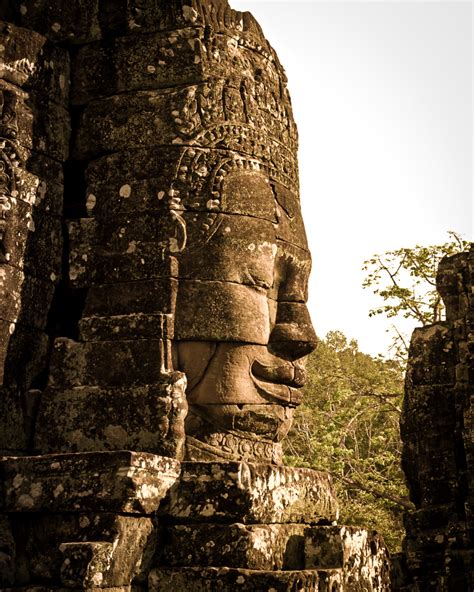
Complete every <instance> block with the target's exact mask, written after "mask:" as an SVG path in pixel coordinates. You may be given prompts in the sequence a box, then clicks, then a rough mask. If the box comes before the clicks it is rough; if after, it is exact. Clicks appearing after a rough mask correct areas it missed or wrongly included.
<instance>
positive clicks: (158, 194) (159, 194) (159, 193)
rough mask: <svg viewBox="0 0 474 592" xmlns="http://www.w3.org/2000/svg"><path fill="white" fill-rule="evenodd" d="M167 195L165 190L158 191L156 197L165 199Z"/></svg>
mask: <svg viewBox="0 0 474 592" xmlns="http://www.w3.org/2000/svg"><path fill="white" fill-rule="evenodd" d="M164 196H165V192H164V191H158V193H157V194H156V197H157V198H158V199H163V198H164Z"/></svg>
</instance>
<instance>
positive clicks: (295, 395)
mask: <svg viewBox="0 0 474 592" xmlns="http://www.w3.org/2000/svg"><path fill="white" fill-rule="evenodd" d="M250 376H251V377H252V381H253V383H254V385H255V387H256V389H257V391H258V393H259V395H261V396H262V397H263V398H265V399H267V400H269V401H275V400H276V401H279V402H284V403H285V404H286V405H291V406H296V405H299V404H300V403H301V401H302V398H303V394H302V392H301V387H302V386H304V384H305V381H306V373H305V370H304V367H303V365H302V364H301V363H295V362H289V361H286V360H279V363H278V364H262V363H261V362H259V361H258V360H255V361H254V362H253V364H252V366H251V371H250Z"/></svg>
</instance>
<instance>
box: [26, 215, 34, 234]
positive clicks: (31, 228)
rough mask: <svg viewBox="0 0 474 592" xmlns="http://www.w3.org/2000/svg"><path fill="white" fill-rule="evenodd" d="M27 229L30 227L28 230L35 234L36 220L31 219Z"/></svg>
mask: <svg viewBox="0 0 474 592" xmlns="http://www.w3.org/2000/svg"><path fill="white" fill-rule="evenodd" d="M27 227H28V230H29V231H30V232H34V231H35V223H34V220H31V218H30V220H28V224H27Z"/></svg>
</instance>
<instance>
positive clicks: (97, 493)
mask: <svg viewBox="0 0 474 592" xmlns="http://www.w3.org/2000/svg"><path fill="white" fill-rule="evenodd" d="M179 467H180V463H179V461H177V460H175V459H171V458H167V457H163V456H157V455H154V454H148V453H137V452H129V451H118V452H90V453H77V454H51V455H44V456H36V457H35V456H25V457H4V458H3V459H2V461H1V463H0V473H3V481H4V488H5V497H4V499H5V502H4V503H5V506H4V510H5V511H7V512H39V511H46V512H60V511H73V512H79V511H99V512H100V511H104V512H125V513H131V514H137V513H138V514H150V513H151V512H155V511H156V510H157V508H158V506H159V505H160V502H161V500H162V498H163V497H164V496H165V494H166V492H167V491H168V489H169V488H170V487H171V485H172V484H173V483H174V482H175V481H176V479H177V478H178V476H179Z"/></svg>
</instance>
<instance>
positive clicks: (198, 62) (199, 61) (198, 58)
mask: <svg viewBox="0 0 474 592" xmlns="http://www.w3.org/2000/svg"><path fill="white" fill-rule="evenodd" d="M194 63H195V64H200V63H201V57H200V56H198V55H197V56H194Z"/></svg>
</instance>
